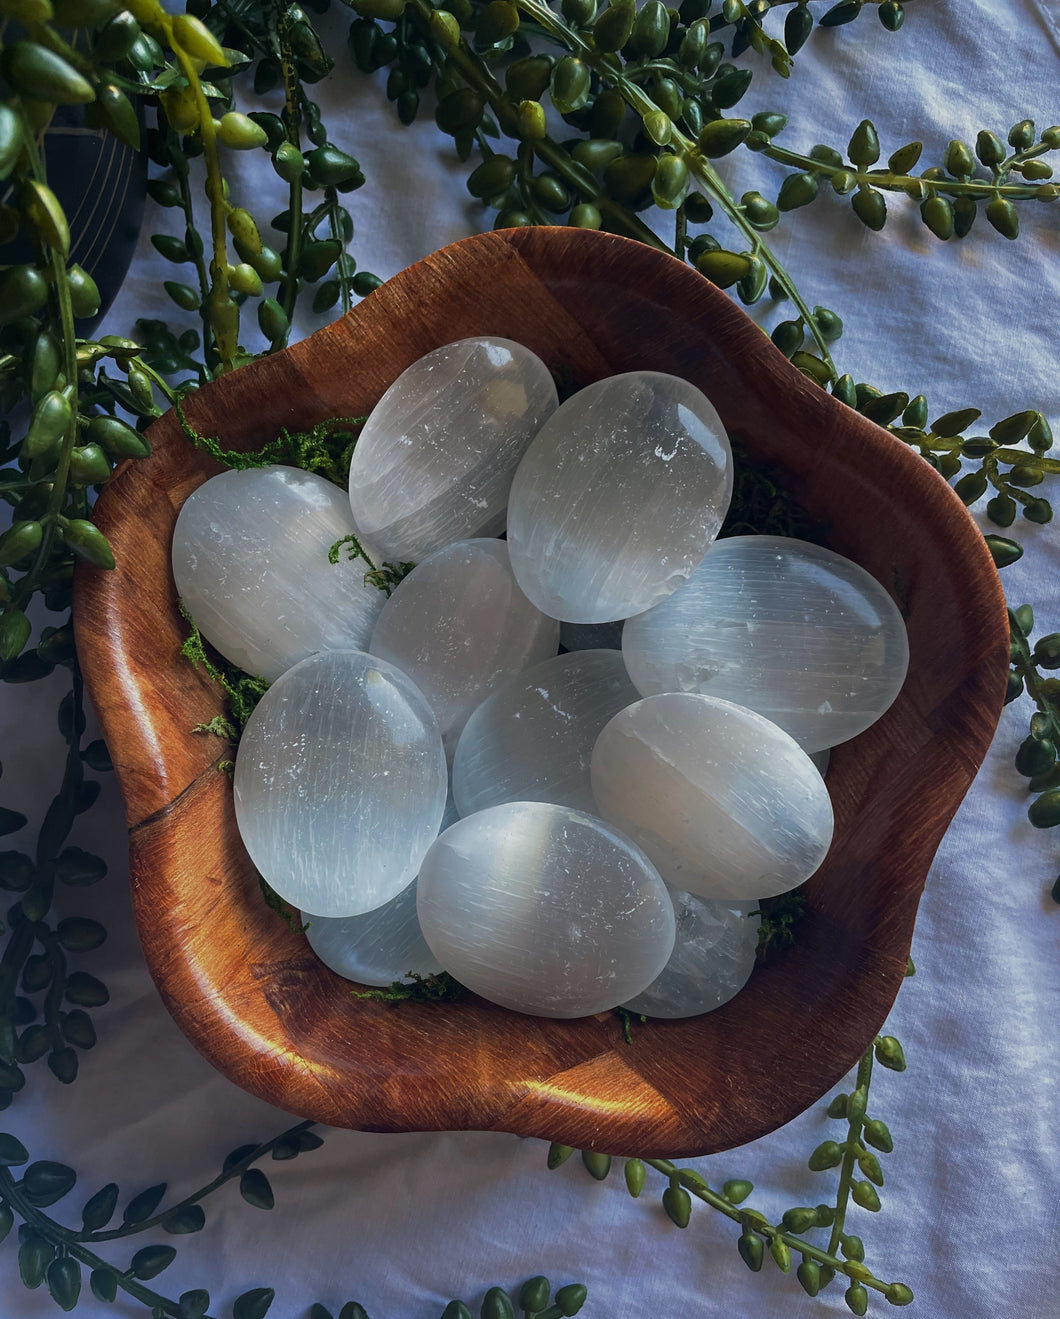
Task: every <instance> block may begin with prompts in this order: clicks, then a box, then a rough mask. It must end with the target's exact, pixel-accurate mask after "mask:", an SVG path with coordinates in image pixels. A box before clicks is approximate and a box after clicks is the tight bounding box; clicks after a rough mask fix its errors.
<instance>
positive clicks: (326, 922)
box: [305, 880, 442, 986]
mask: <svg viewBox="0 0 1060 1319" xmlns="http://www.w3.org/2000/svg"><path fill="white" fill-rule="evenodd" d="M416 885H417V881H416V880H413V881H412V883H411V884H409V885H407V886H406V887H405V888H403V889H402V890H401V892H400V893H399V894H398V895H397V897H396V898H391V899H390V901H389V902H387V903H384V904H383V906H382V907H377V908H376V909H375V911H366V912H364V913H363V914H362V915H360V916H330V917H329V916H311V917H309V918H308V928H307V929H306V932H305V937H306V939H307V940H308V941H309V946H310V948H312V950H313V952H314V953H316V955H317V956H318V957H319V958H320V960H321V961H322V962H323V963H324V965H325V966H327V967H330V968H331V970H332V971H334V972H335V974H336V975H340V976H342V977H343V978H344V979H346V980H355V981H357V983H358V984H361V985H378V986H384V985H392V984H393V983H394V982H395V981H396V980H404V981H408V980H409V979H410V978H411V975H412V973H414V974H416V975H418V976H423V977H426V976H430V975H437V973H438V972H439V971H440V970H441V969H442V967H441V963H440V962H439V961H438V959H437V958H436V957H435V956H434V954H433V953H432V952H431V950H430V949H429V948H428V947H427V942H426V940H425V939H424V937H423V933H422V932H421V930H420V922H419V918H418V917H417V915H416Z"/></svg>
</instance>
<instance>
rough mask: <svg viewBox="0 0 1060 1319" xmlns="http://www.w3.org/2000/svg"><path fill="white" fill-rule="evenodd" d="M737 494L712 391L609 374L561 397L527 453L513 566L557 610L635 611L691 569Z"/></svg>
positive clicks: (514, 500) (568, 616) (519, 476)
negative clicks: (563, 399) (709, 393)
mask: <svg viewBox="0 0 1060 1319" xmlns="http://www.w3.org/2000/svg"><path fill="white" fill-rule="evenodd" d="M731 494H732V453H731V450H730V448H729V441H728V437H727V436H726V434H725V428H724V426H722V424H721V419H720V418H719V416H718V414H717V412H716V411H715V409H714V406H713V405H712V404H711V403H710V401H709V400H708V399H707V398H706V396H705V395H704V394H702V393H701V392H700V391H699V390H698V389H696V387H695V386H694V385H691V384H689V383H688V381H686V380H681V379H679V378H678V377H677V376H670V375H666V374H664V373H662V372H658V371H633V372H629V373H627V374H625V375H618V376H610V377H609V378H608V379H606V380H600V381H597V382H596V383H595V384H592V385H588V386H587V387H586V388H585V389H583V390H581V391H579V392H578V393H577V394H574V395H573V396H572V397H571V398H569V399H568V400H567V401H566V402H565V403H564V404H563V405H562V406H561V407H560V408H558V409H557V410H556V411H555V412H554V413H553V414H552V416H551V417H550V418H549V419H548V421H547V422H546V423H545V425H544V426H543V427H542V428H541V432H540V434H539V435H538V436H537V438H536V439H535V440H534V442H533V444H531V446H530V448H529V449H528V450H527V452H526V456H525V457H524V458H523V461H522V462H521V463H520V464H519V469H518V471H517V472H516V474H515V480H514V481H513V482H512V491H511V495H510V496H509V500H508V543H509V546H510V548H511V554H512V568H513V571H514V572H515V576H516V578H517V580H518V582H519V585H520V586H521V587H522V588H523V590H524V591H525V592H526V594H527V595H528V596H529V597H530V599H531V600H532V601H533V602H534V604H536V605H537V607H538V608H539V609H540V610H542V611H543V612H544V613H546V614H550V615H552V616H553V617H554V618H560V619H562V620H563V621H564V622H571V623H606V622H610V621H613V620H615V619H620V618H628V617H629V616H630V615H631V614H639V613H640V612H641V611H642V610H644V609H649V608H650V607H651V606H652V605H654V604H657V603H658V602H659V601H660V600H664V599H665V598H666V597H667V596H668V595H670V594H671V592H673V591H675V590H676V589H677V587H678V586H680V584H681V583H682V582H683V581H684V580H685V579H686V578H687V577H688V576H689V574H690V573H691V572H692V570H693V569H694V568H695V566H696V565H697V564H698V563H699V561H700V559H701V558H702V557H703V555H704V553H705V552H706V549H707V546H708V545H709V544H710V542H711V541H712V540H713V538H714V537H715V536H716V535H717V533H718V529H719V528H720V527H721V523H722V519H723V518H724V516H725V512H726V510H727V509H728V506H729V499H730V496H731Z"/></svg>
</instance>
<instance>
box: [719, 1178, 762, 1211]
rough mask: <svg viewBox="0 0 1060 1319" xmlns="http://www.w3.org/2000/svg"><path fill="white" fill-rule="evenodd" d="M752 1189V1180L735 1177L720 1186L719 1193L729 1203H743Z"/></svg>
mask: <svg viewBox="0 0 1060 1319" xmlns="http://www.w3.org/2000/svg"><path fill="white" fill-rule="evenodd" d="M754 1189H755V1188H754V1182H748V1181H745V1180H744V1179H743V1178H742V1177H736V1178H733V1179H732V1180H731V1181H728V1182H726V1183H725V1185H724V1186H723V1187H722V1188H721V1193H722V1195H723V1196H724V1197H725V1198H726V1200H728V1201H729V1203H730V1204H734V1205H738V1204H743V1202H744V1201H745V1200H746V1199H747V1197H748V1196H749V1195H750V1194H751V1192H752V1191H753V1190H754Z"/></svg>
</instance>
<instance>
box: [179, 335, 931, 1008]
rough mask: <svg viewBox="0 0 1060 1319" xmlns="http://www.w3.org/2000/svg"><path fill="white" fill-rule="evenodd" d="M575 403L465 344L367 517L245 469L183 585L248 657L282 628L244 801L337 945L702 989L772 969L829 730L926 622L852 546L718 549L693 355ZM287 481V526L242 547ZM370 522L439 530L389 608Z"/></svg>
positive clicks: (409, 547)
mask: <svg viewBox="0 0 1060 1319" xmlns="http://www.w3.org/2000/svg"><path fill="white" fill-rule="evenodd" d="M556 403H557V401H556V396H555V390H554V387H552V383H551V379H550V377H549V375H548V371H547V369H546V368H545V366H544V364H543V363H541V362H540V361H539V360H538V359H537V358H536V357H535V356H534V355H533V354H532V353H530V352H529V351H528V350H527V349H525V348H523V347H522V346H520V345H518V344H513V343H511V342H510V341H507V340H502V339H489V338H482V339H475V340H464V341H460V342H457V343H454V344H449V345H446V346H444V347H442V348H440V349H437V350H435V351H434V352H433V353H431V354H428V355H427V357H425V358H423V359H421V360H420V361H418V362H417V363H415V364H414V365H413V366H411V367H410V368H409V369H408V370H407V371H406V372H405V373H404V374H403V375H402V376H401V377H399V379H398V380H397V381H396V382H395V384H394V385H393V386H392V387H391V388H390V389H389V390H388V391H387V393H386V395H385V396H384V398H383V400H382V401H381V403H380V404H379V405H378V407H377V409H376V411H375V412H374V413H373V414H372V416H371V417H370V419H369V421H368V422H367V423H366V426H365V432H364V435H363V436H362V438H361V440H360V441H359V443H358V446H357V448H356V449H355V450H354V457H353V461H352V465H351V472H350V507H351V509H352V526H351V524H350V517H351V514H350V513H349V512H348V511H344V512H343V513H341V514H340V513H338V512H337V511H336V505H335V496H334V488H333V487H329V486H328V485H327V483H326V482H321V485H322V486H323V487H326V493H325V490H317V489H316V488H315V487H314V486H313V484H312V481H316V480H317V478H312V481H310V480H309V478H307V477H306V475H305V474H301V473H299V474H295V473H293V472H291V471H290V470H288V469H284V468H279V467H274V468H266V469H258V470H257V471H256V472H255V471H251V472H230V473H226V474H225V475H224V476H223V477H220V478H215V479H214V480H212V481H209V482H207V483H206V484H205V485H204V486H202V487H200V489H199V490H198V491H196V492H195V493H194V494H193V495H192V496H191V497H190V498H189V500H188V501H187V503H186V504H185V507H184V510H183V511H182V513H181V517H180V519H179V521H178V525H177V529H176V535H175V539H174V570H175V575H176V577H177V582H178V589H179V590H180V591H181V593H182V595H183V596H184V598H185V601H186V603H188V604H189V606H190V609H191V613H192V615H193V617H195V619H196V622H197V623H198V624H199V626H200V627H201V628H202V629H203V631H204V634H205V635H206V636H207V637H208V639H210V640H212V641H213V642H214V643H215V644H216V645H217V646H218V648H219V649H220V650H222V652H223V653H226V654H228V656H229V658H236V654H237V653H238V654H239V656H240V660H239V661H237V662H241V661H242V657H244V656H245V655H246V654H247V653H248V651H247V648H246V646H245V645H243V648H242V649H241V650H240V645H241V642H240V640H239V639H240V638H242V637H244V635H245V634H247V633H249V632H250V631H253V632H254V633H255V634H256V635H257V636H259V637H260V638H261V639H262V640H261V651H260V653H261V654H262V655H264V654H265V653H266V651H267V652H268V663H269V671H268V673H267V674H266V676H269V677H272V678H273V679H274V681H273V684H272V686H271V688H270V689H269V691H268V693H267V694H266V696H265V697H264V698H263V700H262V701H261V703H260V704H259V706H258V707H257V709H256V711H255V713H254V714H253V715H252V717H251V719H250V721H249V723H248V724H247V726H246V729H245V730H244V733H243V738H242V741H241V744H240V748H239V754H238V759H237V763H236V772H235V784H234V789H235V804H236V817H237V822H238V824H239V828H240V831H241V834H242V837H243V840H244V842H245V844H246V846H247V849H248V851H249V853H250V855H251V857H252V859H253V860H254V862H255V864H256V865H257V867H258V869H259V870H260V871H261V873H262V874H263V876H264V877H265V878H266V879H267V881H268V882H269V884H270V885H271V886H272V887H273V888H274V889H275V890H276V891H277V892H278V893H279V894H280V895H281V897H283V898H284V899H286V900H287V901H288V902H290V903H292V904H293V905H295V906H297V907H298V908H299V909H300V910H301V911H302V913H303V917H304V919H305V920H306V921H307V922H308V926H309V931H310V934H309V938H310V943H311V945H313V946H314V947H318V948H319V949H320V953H321V956H322V958H323V960H325V961H326V962H327V964H328V965H329V966H330V967H332V969H334V970H338V971H339V973H340V974H344V975H347V976H349V977H350V978H353V979H357V980H359V981H361V983H380V984H382V983H388V982H389V981H390V980H394V979H399V978H401V977H402V976H403V975H406V974H409V973H415V974H420V975H423V974H430V973H431V972H433V971H435V970H437V969H438V967H439V966H440V967H442V968H444V969H445V970H446V971H448V972H449V973H450V974H451V975H453V976H454V977H455V978H456V979H457V980H459V981H460V982H461V983H462V984H464V985H466V986H467V987H468V988H470V989H472V990H473V991H474V992H476V993H478V994H480V995H481V996H482V997H485V998H487V999H491V1000H492V1001H494V1002H496V1003H498V1004H500V1005H502V1006H504V1007H507V1008H510V1009H514V1010H516V1011H520V1012H527V1013H533V1014H537V1015H542V1016H553V1017H578V1016H584V1015H588V1014H591V1013H596V1012H600V1011H604V1010H606V1009H609V1008H613V1007H617V1006H627V1005H628V1006H629V1007H631V1008H632V1009H633V1010H636V1011H641V1012H645V1013H647V1014H650V1015H656V1016H664V1017H665V1016H671V1017H676V1016H687V1015H692V1014H694V1013H698V1012H702V1011H704V1010H708V1009H710V1008H712V1007H715V1006H718V1005H719V1004H720V1003H722V1002H724V1001H726V1000H727V999H728V998H729V997H731V996H732V995H733V994H734V993H736V992H738V990H739V989H740V988H741V987H742V985H743V983H744V982H745V980H746V979H747V976H748V975H749V974H750V971H751V969H752V966H753V961H754V952H755V938H754V933H755V929H756V921H755V919H754V913H755V910H756V905H757V901H758V900H759V899H762V898H767V897H772V896H775V895H777V894H780V893H783V892H786V891H788V890H789V889H791V888H793V887H795V886H797V885H798V884H799V883H801V882H802V881H803V880H804V879H806V878H807V877H808V876H809V875H810V874H812V873H813V871H814V870H815V869H816V868H817V866H818V865H819V864H820V863H821V861H822V860H823V858H824V856H825V853H826V852H827V850H828V846H829V843H830V841H831V835H832V810H831V803H830V801H829V798H828V792H827V789H826V787H825V785H824V781H823V779H822V778H821V775H820V773H819V772H818V770H817V768H816V767H815V765H814V764H813V762H812V761H811V759H810V756H809V754H808V752H809V751H811V750H818V749H819V748H821V747H823V746H827V745H831V744H832V743H834V742H835V741H838V740H843V739H844V738H846V737H849V736H853V735H855V734H856V733H857V732H859V731H861V729H862V728H864V727H865V726H866V725H867V723H869V722H871V720H872V719H873V718H875V717H878V715H879V714H881V713H882V712H883V710H884V709H886V708H887V706H888V705H889V704H890V703H891V701H892V700H893V699H894V696H895V695H896V694H897V691H898V689H899V688H900V686H901V683H902V679H903V677H904V674H905V669H906V665H907V663H908V650H907V647H906V644H905V636H904V629H903V626H902V622H901V617H900V615H899V613H898V610H897V607H896V606H895V605H894V603H893V601H891V599H890V597H889V596H887V594H886V593H885V592H884V591H883V590H882V588H881V587H880V586H879V585H878V584H877V583H876V582H875V581H874V580H873V579H872V578H870V577H869V576H868V575H867V574H866V573H864V572H863V570H862V569H860V568H858V567H857V566H856V565H854V564H851V563H849V561H847V560H844V559H841V558H840V556H838V555H835V554H833V553H831V552H830V551H822V550H819V549H818V548H817V547H814V546H809V545H805V544H804V543H802V542H795V541H793V542H786V541H782V540H778V539H777V538H769V537H763V538H753V537H752V538H737V539H734V540H732V541H726V542H721V543H719V544H718V545H716V546H714V548H711V546H712V542H713V541H714V538H715V536H716V535H717V532H718V530H719V528H720V526H721V523H722V520H723V518H724V516H725V512H726V509H727V506H728V502H729V498H730V494H731V490H732V481H733V472H732V454H731V450H730V447H729V442H728V439H727V436H726V434H725V430H724V427H723V425H722V423H721V420H720V418H719V417H718V414H717V412H716V410H715V409H714V407H713V405H712V404H711V403H710V402H709V400H708V399H707V398H706V397H705V396H704V395H703V394H702V393H701V392H700V391H699V390H698V389H697V388H695V386H693V385H692V384H691V383H689V382H688V381H686V380H683V379H680V378H678V377H674V376H669V375H665V374H662V373H659V372H650V371H643V372H632V373H629V374H626V375H620V376H614V377H610V378H608V379H606V380H602V381H599V382H597V383H596V384H593V385H590V386H588V387H587V388H585V389H583V390H581V391H579V392H577V393H575V394H574V395H572V397H571V398H570V399H568V400H567V401H566V402H565V403H564V404H562V405H561V406H558V407H557V405H556ZM247 478H252V480H247ZM244 484H245V485H246V486H247V490H246V495H245V497H244V495H243V493H242V486H243V485H244ZM263 490H267V491H268V494H267V495H262V494H261V492H262V491H263ZM263 498H272V499H273V500H274V502H273V504H272V505H271V507H272V508H273V509H274V510H275V514H274V518H273V521H272V526H271V530H270V531H269V532H268V533H267V534H266V535H264V536H262V535H261V533H260V531H259V532H256V533H255V540H254V544H253V553H251V554H242V553H240V542H241V538H243V537H244V536H245V535H247V534H249V533H246V532H245V531H244V529H243V527H244V519H247V518H249V519H251V520H252V521H253V523H254V525H255V526H256V527H258V528H260V527H261V525H262V522H263V520H264V519H263V518H262V517H261V510H262V507H264V505H263V504H262V503H261V500H262V499H263ZM506 507H507V519H506V521H505V509H506ZM505 529H506V532H507V539H506V540H502V539H497V538H495V537H496V533H499V532H501V531H502V530H505ZM350 535H353V536H355V537H356V538H357V539H358V542H359V543H360V544H361V545H362V546H363V547H364V548H365V549H366V550H367V551H370V552H371V553H372V554H379V555H380V556H382V555H388V556H391V557H399V558H401V559H413V558H420V562H419V563H418V564H417V566H416V567H414V568H413V569H412V571H411V572H409V573H408V575H407V576H406V577H405V578H404V580H402V581H401V582H400V583H399V584H398V585H397V586H396V588H394V590H393V593H392V595H391V596H390V598H389V599H388V600H386V601H385V602H384V603H382V604H381V606H380V607H379V608H378V610H373V608H372V606H371V605H370V604H366V603H365V596H364V591H365V590H371V589H373V588H365V587H364V585H363V583H362V580H361V576H360V574H359V572H358V570H357V568H356V567H355V566H354V565H353V563H351V562H348V561H347V562H343V563H339V564H335V563H334V562H329V555H328V549H329V546H330V545H332V544H333V543H334V542H335V541H336V540H337V539H341V538H342V537H344V536H350ZM270 542H271V544H270ZM245 543H246V542H245ZM295 545H297V548H296V549H294V550H293V551H292V546H295ZM741 554H742V556H743V557H742V558H741V557H740V556H741ZM734 555H736V558H735V559H734V557H733V556H734ZM420 556H423V557H420ZM712 556H714V557H712ZM756 556H757V558H756ZM334 557H335V556H334V555H332V556H331V558H332V559H334ZM745 559H746V560H747V562H746V563H745V562H744V561H743V560H745ZM748 564H749V565H750V566H748ZM718 565H720V566H718ZM712 567H713V569H714V578H713V579H712V578H711V571H712ZM329 574H330V575H331V576H330V578H329ZM719 574H720V577H719ZM715 579H717V580H715ZM332 581H333V583H334V591H333V593H332V591H331V590H330V589H329V588H330V585H331V582H332ZM718 581H720V584H721V585H720V588H719V586H718V584H717V582H718ZM727 582H728V583H730V584H731V583H733V582H735V583H737V588H736V589H731V590H728V589H726V583H727ZM704 583H706V585H705V584H704ZM712 583H713V584H712ZM379 599H380V601H382V599H383V597H382V594H381V593H380V594H379ZM622 620H629V621H628V622H627V624H626V626H625V635H624V637H623V641H622V647H623V649H622V651H619V650H617V649H613V648H611V649H607V648H600V647H599V646H594V647H591V648H589V649H586V650H583V651H577V650H570V648H569V647H568V653H564V654H561V655H557V653H556V652H557V649H558V648H559V645H560V623H561V621H562V622H565V623H568V624H570V623H578V624H616V623H620V622H621V621H622ZM592 635H593V634H592V633H590V634H589V639H590V640H592ZM233 639H235V640H233ZM570 639H571V638H570V637H569V636H568V640H570ZM226 645H227V646H229V647H230V649H229V650H228V651H226ZM270 647H271V649H270ZM284 650H286V653H287V659H286V660H285V658H284V655H283V653H281V652H283V651H284ZM623 655H625V657H626V659H625V663H624V662H623ZM259 667H262V666H259ZM748 707H750V708H748ZM767 716H768V717H767ZM774 720H776V721H775V722H774ZM782 724H783V725H785V726H781V725H782ZM785 728H786V729H787V731H785ZM447 761H448V762H449V763H450V764H451V766H452V774H451V778H447V773H446V766H447ZM449 783H451V794H452V795H451V799H450V801H449V804H448V807H447V795H446V790H447V784H449ZM447 810H448V814H447V815H446V823H447V825H448V827H446V828H445V829H444V830H443V831H442V832H441V833H439V830H440V828H441V825H442V823H443V815H445V814H446V812H447ZM413 886H415V890H414V891H415V905H414V906H413V902H412V892H413ZM401 961H404V962H405V964H404V965H401V964H399V963H400V962H401Z"/></svg>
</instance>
